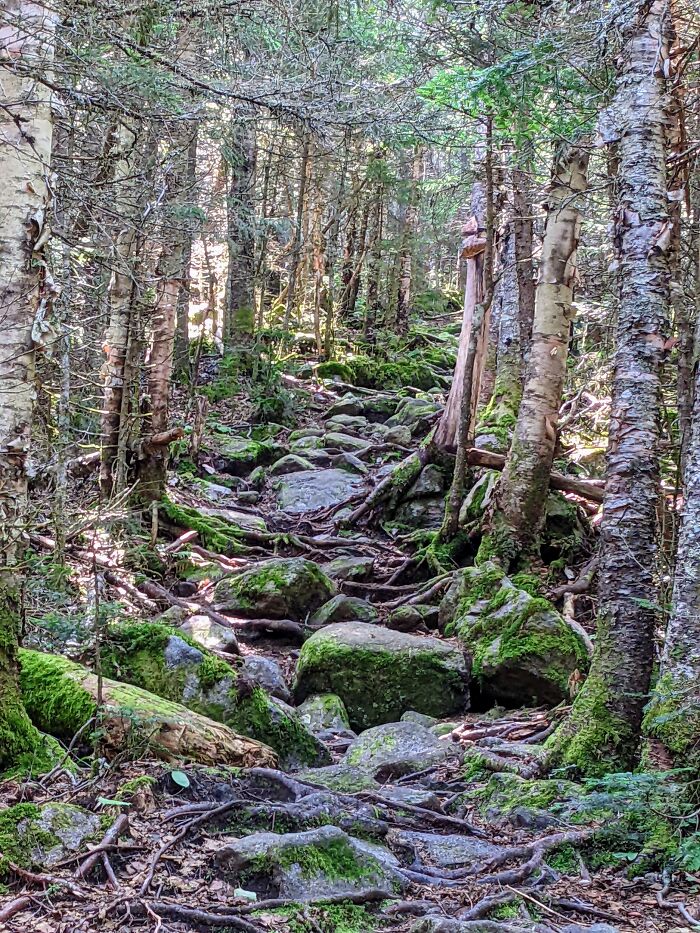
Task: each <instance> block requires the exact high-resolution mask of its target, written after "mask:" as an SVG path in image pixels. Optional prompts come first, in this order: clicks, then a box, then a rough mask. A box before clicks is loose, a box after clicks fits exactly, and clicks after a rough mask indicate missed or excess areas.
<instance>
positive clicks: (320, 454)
mask: <svg viewBox="0 0 700 933" xmlns="http://www.w3.org/2000/svg"><path fill="white" fill-rule="evenodd" d="M303 453H304V460H308V461H309V463H311V464H312V465H313V467H314V469H316V468H317V467H329V466H332V465H333V461H334V460H335V457H334V455H333V454H329V453H328V451H327V450H323V449H321V448H319V449H318V450H305V451H304V452H303Z"/></svg>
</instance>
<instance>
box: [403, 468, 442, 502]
mask: <svg viewBox="0 0 700 933" xmlns="http://www.w3.org/2000/svg"><path fill="white" fill-rule="evenodd" d="M444 489H445V471H444V470H443V469H442V467H439V466H438V465H437V464H435V463H429V464H428V465H427V466H424V467H423V469H422V470H421V472H420V474H419V476H418V479H417V480H416V481H415V483H414V484H413V485H412V486H411V488H410V489H409V490H408V492H407V493H406V498H407V499H424V498H426V497H427V496H440V495H441V494H442V493H443V492H444Z"/></svg>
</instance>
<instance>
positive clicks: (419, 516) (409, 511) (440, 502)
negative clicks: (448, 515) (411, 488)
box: [392, 496, 445, 531]
mask: <svg viewBox="0 0 700 933" xmlns="http://www.w3.org/2000/svg"><path fill="white" fill-rule="evenodd" d="M444 517H445V500H444V499H443V497H442V496H440V497H435V496H431V497H427V498H425V499H407V500H406V501H404V502H402V503H401V505H400V506H399V507H398V509H397V510H396V511H395V512H394V515H393V517H392V521H393V522H395V523H396V524H398V525H404V526H406V527H407V528H410V529H411V530H413V529H415V528H423V529H425V530H428V531H430V530H433V531H437V530H438V529H439V528H440V526H441V525H442V521H443V519H444Z"/></svg>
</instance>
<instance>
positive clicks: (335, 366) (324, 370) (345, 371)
mask: <svg viewBox="0 0 700 933" xmlns="http://www.w3.org/2000/svg"><path fill="white" fill-rule="evenodd" d="M316 375H317V376H318V377H319V378H320V379H333V377H334V376H338V377H339V378H340V379H341V380H342V381H343V382H352V379H353V372H352V369H351V368H350V367H349V366H346V365H345V363H339V362H338V361H337V360H330V361H329V362H328V363H319V365H318V366H317V367H316Z"/></svg>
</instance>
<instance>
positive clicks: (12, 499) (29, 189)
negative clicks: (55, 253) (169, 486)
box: [0, 0, 55, 770]
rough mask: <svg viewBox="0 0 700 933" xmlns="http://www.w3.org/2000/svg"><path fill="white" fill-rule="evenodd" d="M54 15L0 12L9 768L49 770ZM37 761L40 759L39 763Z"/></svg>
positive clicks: (3, 651) (0, 400) (3, 587)
mask: <svg viewBox="0 0 700 933" xmlns="http://www.w3.org/2000/svg"><path fill="white" fill-rule="evenodd" d="M54 17H55V14H54V13H53V12H50V10H49V8H48V7H47V6H45V5H44V4H43V3H35V2H29V0H5V3H4V8H3V11H2V13H0V104H1V106H0V144H2V145H1V151H0V166H1V167H2V171H1V173H0V174H1V175H2V184H1V185H0V217H2V225H1V226H0V335H1V336H0V770H4V769H5V768H6V767H8V766H9V765H16V764H24V765H25V766H26V767H27V768H28V769H29V768H30V767H31V766H34V768H35V769H36V768H37V767H39V768H40V767H42V766H45V765H46V761H45V757H44V759H43V760H42V758H41V756H39V757H37V758H34V752H35V751H36V750H37V745H38V742H39V734H38V733H37V731H36V730H35V729H34V727H33V726H32V725H31V723H30V722H29V718H28V717H27V715H26V713H25V711H24V707H23V706H22V701H21V698H20V695H19V688H18V685H17V644H18V638H19V631H20V622H21V619H20V607H21V605H22V599H21V577H20V574H19V568H18V566H17V565H18V562H19V559H20V556H21V550H22V548H23V544H22V535H23V533H24V532H25V526H26V521H27V461H28V457H29V448H30V442H31V425H32V412H33V409H34V396H35V389H34V351H35V348H36V346H37V341H38V340H39V338H40V334H41V332H42V328H41V325H42V323H43V321H44V319H45V318H46V316H47V314H49V312H50V305H51V298H52V290H51V287H50V286H51V282H50V281H49V279H48V277H47V272H46V266H45V263H44V259H43V248H44V245H45V243H46V240H47V239H48V236H49V228H48V226H44V219H45V212H46V209H47V202H48V190H47V184H46V182H47V178H48V176H49V165H50V160H51V139H52V124H51V106H50V98H49V91H48V89H47V88H46V87H45V86H44V85H43V84H41V83H39V82H38V81H37V80H35V78H34V77H33V76H34V75H46V74H47V72H49V70H50V68H51V60H52V55H53V44H54V34H55V18H54ZM33 759H34V760H33Z"/></svg>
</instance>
